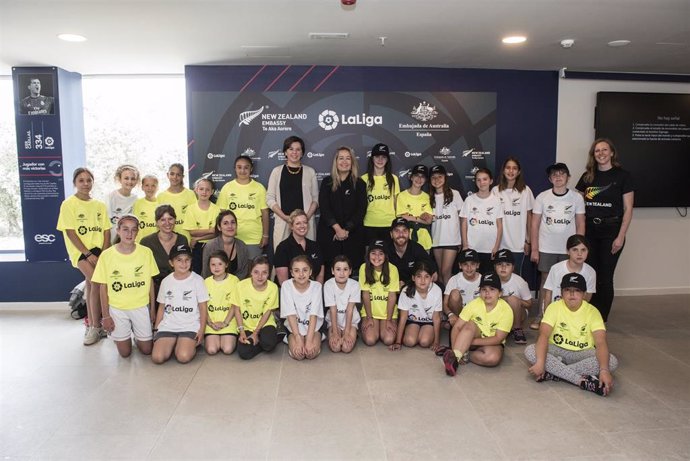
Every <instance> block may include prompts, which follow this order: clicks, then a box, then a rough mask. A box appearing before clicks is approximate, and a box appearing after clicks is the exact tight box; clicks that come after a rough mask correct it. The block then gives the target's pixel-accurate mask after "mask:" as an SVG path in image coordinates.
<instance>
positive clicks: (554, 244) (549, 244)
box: [532, 189, 585, 254]
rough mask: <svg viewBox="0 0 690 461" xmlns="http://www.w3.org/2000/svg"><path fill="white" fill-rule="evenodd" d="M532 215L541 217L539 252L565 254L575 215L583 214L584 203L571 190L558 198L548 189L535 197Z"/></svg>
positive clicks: (579, 196) (572, 230) (572, 232)
mask: <svg viewBox="0 0 690 461" xmlns="http://www.w3.org/2000/svg"><path fill="white" fill-rule="evenodd" d="M532 213H534V214H539V215H541V222H540V224H539V251H540V252H542V253H552V254H565V253H566V252H567V251H566V248H565V243H566V241H567V240H568V237H570V236H571V235H573V234H575V215H578V214H582V215H583V214H585V201H584V199H583V198H582V196H581V195H580V194H578V193H577V192H575V191H573V190H570V189H568V192H566V193H565V194H564V195H560V196H559V195H556V194H554V193H553V190H552V189H549V190H545V191H544V192H542V193H541V194H539V195H537V198H536V200H535V201H534V208H533V209H532Z"/></svg>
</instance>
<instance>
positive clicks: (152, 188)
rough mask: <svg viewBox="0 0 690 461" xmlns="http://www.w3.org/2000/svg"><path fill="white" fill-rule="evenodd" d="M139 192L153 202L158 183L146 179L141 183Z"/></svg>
mask: <svg viewBox="0 0 690 461" xmlns="http://www.w3.org/2000/svg"><path fill="white" fill-rule="evenodd" d="M141 190H143V191H144V194H146V198H147V199H149V200H153V199H154V198H156V192H157V191H158V181H157V180H155V179H152V178H146V179H144V180H142V181H141Z"/></svg>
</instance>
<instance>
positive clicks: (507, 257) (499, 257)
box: [494, 248, 515, 264]
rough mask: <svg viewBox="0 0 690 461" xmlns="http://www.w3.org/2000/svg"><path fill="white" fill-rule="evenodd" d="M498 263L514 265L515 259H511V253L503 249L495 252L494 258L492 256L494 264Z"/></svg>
mask: <svg viewBox="0 0 690 461" xmlns="http://www.w3.org/2000/svg"><path fill="white" fill-rule="evenodd" d="M498 263H510V264H515V258H513V253H511V252H510V250H506V249H505V248H504V249H502V250H498V251H497V252H496V256H494V264H498Z"/></svg>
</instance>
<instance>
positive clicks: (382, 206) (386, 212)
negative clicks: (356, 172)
mask: <svg viewBox="0 0 690 461" xmlns="http://www.w3.org/2000/svg"><path fill="white" fill-rule="evenodd" d="M362 181H364V183H365V184H366V185H367V200H368V202H369V204H368V205H367V212H366V214H365V215H364V225H365V226H367V227H390V225H391V223H392V222H393V220H394V219H395V197H397V195H398V193H399V192H400V183H399V181H398V177H397V176H395V175H393V191H392V192H393V193H392V194H391V191H389V190H388V183H387V182H386V175H383V176H374V187H373V189H371V190H369V182H368V181H369V174H368V173H364V174H363V175H362Z"/></svg>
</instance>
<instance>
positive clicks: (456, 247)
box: [431, 245, 460, 251]
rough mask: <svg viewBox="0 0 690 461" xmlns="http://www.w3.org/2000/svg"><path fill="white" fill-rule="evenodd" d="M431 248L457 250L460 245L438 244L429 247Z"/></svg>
mask: <svg viewBox="0 0 690 461" xmlns="http://www.w3.org/2000/svg"><path fill="white" fill-rule="evenodd" d="M431 249H432V250H455V251H458V250H459V249H460V245H438V246H433V247H431Z"/></svg>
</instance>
